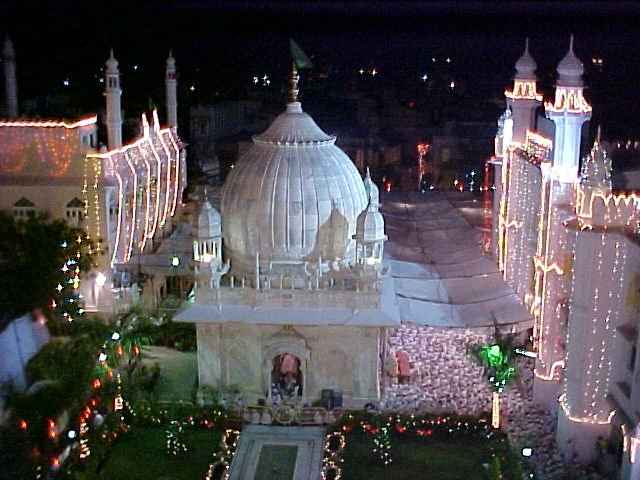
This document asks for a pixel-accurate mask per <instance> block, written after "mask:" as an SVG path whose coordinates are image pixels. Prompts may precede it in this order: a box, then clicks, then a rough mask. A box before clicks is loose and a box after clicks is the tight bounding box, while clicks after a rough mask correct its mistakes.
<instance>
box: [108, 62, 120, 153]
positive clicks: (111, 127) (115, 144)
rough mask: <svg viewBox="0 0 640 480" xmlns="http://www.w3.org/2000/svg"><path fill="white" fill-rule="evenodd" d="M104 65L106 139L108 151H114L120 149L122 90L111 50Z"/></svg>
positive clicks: (116, 64)
mask: <svg viewBox="0 0 640 480" xmlns="http://www.w3.org/2000/svg"><path fill="white" fill-rule="evenodd" d="M105 65H106V67H107V69H106V71H105V90H104V95H105V97H107V139H108V144H109V150H114V149H116V148H120V147H122V111H121V104H120V97H121V96H122V89H121V88H120V71H119V70H118V61H117V60H116V59H115V57H114V56H113V50H111V54H110V56H109V59H108V60H107V61H106V63H105Z"/></svg>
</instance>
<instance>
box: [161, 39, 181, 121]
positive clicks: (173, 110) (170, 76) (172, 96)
mask: <svg viewBox="0 0 640 480" xmlns="http://www.w3.org/2000/svg"><path fill="white" fill-rule="evenodd" d="M164 83H165V86H166V89H167V124H168V125H169V127H170V128H177V127H178V95H177V85H178V81H177V79H176V60H175V58H173V55H172V53H171V50H169V57H168V58H167V69H166V74H165V78H164Z"/></svg>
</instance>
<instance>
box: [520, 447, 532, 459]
mask: <svg viewBox="0 0 640 480" xmlns="http://www.w3.org/2000/svg"><path fill="white" fill-rule="evenodd" d="M531 455H533V449H532V448H529V447H526V448H523V449H522V456H523V457H530V456H531Z"/></svg>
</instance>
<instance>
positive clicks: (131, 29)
mask: <svg viewBox="0 0 640 480" xmlns="http://www.w3.org/2000/svg"><path fill="white" fill-rule="evenodd" d="M639 20H640V4H638V3H637V2H633V3H632V2H577V1H575V2H572V1H568V2H511V3H509V2H478V1H472V2H464V1H459V2H410V1H395V2H381V1H368V2H365V1H354V2H292V1H290V2H276V1H270V2H260V1H258V0H255V1H251V2H205V1H197V0H191V1H189V0H186V1H161V0H154V1H147V0H143V1H134V0H130V1H129V2H121V1H114V2H108V1H104V2H101V1H91V2H86V1H84V2H70V1H65V0H60V1H56V2H29V1H26V2H25V1H21V2H16V1H13V0H11V1H5V2H3V3H2V4H1V5H0V29H1V30H2V31H4V32H7V33H8V34H10V35H11V37H12V38H13V39H14V43H15V46H16V50H17V55H18V73H19V82H20V95H21V99H25V98H30V97H35V96H39V95H45V94H48V93H51V92H56V91H59V90H60V91H64V87H63V85H62V82H63V80H64V79H65V78H69V79H70V80H71V86H70V87H68V88H67V91H73V89H76V90H75V91H77V92H78V94H79V95H81V96H82V98H83V101H84V102H85V103H86V109H87V111H92V110H95V109H96V108H98V106H100V105H101V103H102V96H101V95H100V91H101V86H100V85H99V84H98V82H97V80H96V78H95V77H94V76H95V75H97V74H99V68H100V67H101V66H102V65H103V63H104V60H105V59H106V57H107V55H108V49H109V47H113V48H114V49H115V51H116V57H117V58H118V59H119V60H120V62H121V66H122V70H123V84H124V86H125V89H126V90H125V99H126V95H129V96H130V97H136V98H137V99H139V98H140V97H144V96H145V95H148V96H155V95H161V94H162V89H163V70H164V59H165V58H166V54H167V51H168V49H169V48H173V49H174V53H175V56H176V58H177V61H178V68H179V71H180V75H181V77H180V78H181V84H182V85H183V86H184V85H186V84H196V85H197V86H198V90H199V92H204V93H211V92H214V91H221V92H224V93H228V92H231V91H233V86H234V85H235V86H237V85H238V83H242V82H246V81H248V79H249V78H250V76H251V75H252V74H253V73H260V72H266V73H269V74H270V75H271V76H272V78H274V79H276V80H277V79H279V78H282V77H283V76H284V75H285V74H286V65H287V63H288V51H287V42H288V38H289V37H290V36H292V37H294V38H295V39H296V40H297V41H298V43H299V44H300V45H301V46H302V47H303V49H304V50H305V51H306V52H307V53H308V54H309V55H311V56H313V57H314V60H315V61H316V62H318V63H320V64H327V65H331V66H333V67H336V68H340V69H343V70H350V69H353V70H355V69H357V68H359V67H360V66H365V67H366V66H372V65H375V66H376V67H378V68H379V69H380V71H381V72H383V73H384V74H385V76H386V78H389V79H391V78H394V77H400V76H405V75H417V74H418V73H419V72H421V71H425V70H428V68H430V64H429V61H430V58H431V57H432V56H434V55H436V56H439V55H442V56H451V58H453V59H454V64H455V66H454V71H457V72H458V74H459V75H463V76H464V77H465V78H466V79H467V81H468V82H473V81H476V79H477V81H478V82H479V83H481V84H487V85H491V88H493V89H495V91H496V94H499V92H501V91H502V89H503V88H504V87H505V86H506V85H507V84H508V83H509V81H510V77H511V75H512V73H513V63H514V62H515V60H516V59H517V58H518V56H519V54H520V53H521V51H522V46H523V41H524V37H525V36H527V35H528V36H530V37H531V50H532V53H533V55H534V57H535V58H536V60H537V61H538V65H539V70H540V74H541V76H542V77H543V82H544V81H546V83H547V84H548V85H551V83H552V81H553V76H552V75H553V73H554V70H555V65H556V64H557V62H558V61H559V59H560V58H561V57H562V56H563V55H564V53H565V52H566V48H567V44H568V35H569V33H570V32H574V33H575V34H576V51H577V53H578V55H579V56H580V57H581V58H582V59H583V60H584V61H585V64H586V66H587V81H588V82H589V85H590V87H591V91H590V92H589V95H590V96H591V98H592V99H593V103H594V115H600V116H602V117H603V120H604V118H607V119H609V121H610V122H612V123H616V124H617V125H619V126H626V127H625V128H627V129H628V130H630V131H633V130H634V129H636V130H635V131H636V132H638V129H637V127H636V125H634V124H638V122H637V121H635V119H636V118H637V116H636V114H640V106H639V105H638V98H639V96H638V93H637V89H638V84H639V83H640V82H638V80H637V79H638V78H640V49H639V48H638V45H639V44H640V28H639V26H638V25H639ZM592 55H600V56H602V57H603V58H604V60H605V67H604V70H603V72H602V73H598V72H592V71H590V69H589V67H590V65H589V63H590V59H591V57H592ZM134 64H138V65H139V70H138V71H137V72H133V71H132V70H131V68H132V66H133V65H134ZM127 69H129V71H127ZM340 88H341V85H336V89H340ZM145 101H146V100H145ZM598 101H600V103H602V104H603V108H602V109H601V111H600V112H599V113H598V103H597V102H598ZM92 103H93V104H92ZM605 103H606V105H604V104H605ZM617 128H618V127H617ZM620 128H621V127H620ZM638 133H640V132H638Z"/></svg>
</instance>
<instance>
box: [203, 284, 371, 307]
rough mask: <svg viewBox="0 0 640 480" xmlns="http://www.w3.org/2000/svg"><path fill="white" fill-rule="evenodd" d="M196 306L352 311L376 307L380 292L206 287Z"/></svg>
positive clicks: (329, 289) (331, 289) (337, 289)
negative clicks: (244, 306)
mask: <svg viewBox="0 0 640 480" xmlns="http://www.w3.org/2000/svg"><path fill="white" fill-rule="evenodd" d="M196 298H197V300H196V302H197V303H198V304H226V305H249V306H253V307H254V308H260V307H288V306H292V307H293V306H295V307H296V308H301V307H302V308H304V307H307V308H332V307H341V308H349V309H352V310H357V309H374V308H378V307H379V306H380V292H378V291H375V290H373V291H366V292H363V291H357V290H343V289H340V288H320V289H286V288H283V289H279V288H271V289H268V288H262V289H260V290H256V289H255V288H241V287H237V288H231V287H220V288H208V287H204V288H201V289H199V290H198V292H197V295H196Z"/></svg>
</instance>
